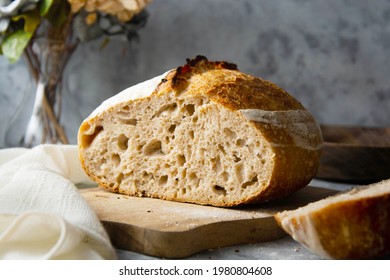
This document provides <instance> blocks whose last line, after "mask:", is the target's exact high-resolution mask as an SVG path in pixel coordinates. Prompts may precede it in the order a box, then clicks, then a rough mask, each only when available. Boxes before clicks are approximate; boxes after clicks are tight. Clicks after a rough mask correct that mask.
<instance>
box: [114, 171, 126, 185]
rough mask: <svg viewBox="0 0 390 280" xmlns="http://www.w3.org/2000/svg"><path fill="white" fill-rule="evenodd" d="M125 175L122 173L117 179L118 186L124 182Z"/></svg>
mask: <svg viewBox="0 0 390 280" xmlns="http://www.w3.org/2000/svg"><path fill="white" fill-rule="evenodd" d="M123 176H124V175H123V173H122V172H120V173H119V175H118V177H116V182H117V183H118V185H120V184H121V183H122V180H123Z"/></svg>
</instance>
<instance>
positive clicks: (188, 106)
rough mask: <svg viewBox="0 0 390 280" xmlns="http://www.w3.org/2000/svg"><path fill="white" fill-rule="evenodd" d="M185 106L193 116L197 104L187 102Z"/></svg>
mask: <svg viewBox="0 0 390 280" xmlns="http://www.w3.org/2000/svg"><path fill="white" fill-rule="evenodd" d="M184 108H185V110H186V111H187V113H188V115H189V116H192V115H193V114H194V113H195V105H194V104H187V105H186V106H185V107H184Z"/></svg>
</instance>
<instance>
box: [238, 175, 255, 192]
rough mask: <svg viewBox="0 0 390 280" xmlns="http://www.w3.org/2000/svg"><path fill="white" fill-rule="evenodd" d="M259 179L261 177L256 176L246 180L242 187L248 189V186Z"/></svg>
mask: <svg viewBox="0 0 390 280" xmlns="http://www.w3.org/2000/svg"><path fill="white" fill-rule="evenodd" d="M258 181H259V179H258V178H257V176H254V177H253V178H252V180H250V181H247V182H245V183H244V184H242V185H241V188H243V189H246V188H247V187H249V186H252V185H254V184H256V183H257V182H258Z"/></svg>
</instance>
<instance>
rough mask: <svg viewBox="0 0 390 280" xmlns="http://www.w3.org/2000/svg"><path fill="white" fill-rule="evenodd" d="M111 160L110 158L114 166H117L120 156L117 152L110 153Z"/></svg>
mask: <svg viewBox="0 0 390 280" xmlns="http://www.w3.org/2000/svg"><path fill="white" fill-rule="evenodd" d="M111 160H112V162H113V164H114V166H119V164H120V163H121V157H120V155H118V154H112V156H111Z"/></svg>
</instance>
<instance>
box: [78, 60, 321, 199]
mask: <svg viewBox="0 0 390 280" xmlns="http://www.w3.org/2000/svg"><path fill="white" fill-rule="evenodd" d="M78 144H79V154H80V160H81V162H82V165H83V167H84V169H85V171H86V172H87V174H89V176H90V177H91V178H92V179H93V180H95V181H96V182H98V183H99V185H101V186H102V187H104V188H106V189H108V190H110V191H113V192H119V193H122V194H128V195H133V196H148V197H155V198H161V199H167V200H175V201H181V202H192V203H198V204H208V205H215V206H235V205H240V204H246V203H256V202H261V201H268V200H271V199H275V198H279V197H283V196H286V195H288V194H290V193H292V192H294V191H296V190H298V189H299V188H302V187H304V186H306V185H307V184H308V183H309V182H310V181H311V179H312V178H313V177H314V176H315V174H316V172H317V169H318V165H319V159H320V153H321V147H322V135H321V131H320V128H319V126H318V124H317V122H316V121H315V119H314V118H313V116H312V115H311V114H310V113H309V112H308V111H307V110H306V109H305V108H304V107H303V106H302V104H301V103H299V102H298V101H297V100H296V99H294V98H293V97H292V96H290V95H289V94H288V93H287V92H286V91H284V90H283V89H281V88H279V87H277V86H275V85H274V84H272V83H270V82H268V81H265V80H262V79H259V78H256V77H253V76H250V75H247V74H244V73H242V72H240V71H238V70H237V68H236V66H235V65H233V64H230V63H226V62H209V61H208V60H207V59H206V58H205V57H203V56H198V57H196V58H195V59H193V60H188V61H187V64H186V65H184V66H182V67H178V68H177V69H175V70H172V71H168V72H167V73H165V74H163V75H161V76H159V77H156V78H153V79H151V80H148V81H146V82H143V83H141V84H138V85H135V86H133V87H131V88H128V89H126V90H124V91H123V92H121V93H119V94H118V95H116V96H114V97H112V98H110V99H108V100H107V101H105V102H104V103H103V104H102V105H101V106H100V107H98V108H97V109H96V110H95V111H94V112H93V113H92V114H91V115H90V116H89V117H88V118H87V119H86V120H84V122H83V123H82V124H81V126H80V129H79V135H78Z"/></svg>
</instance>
